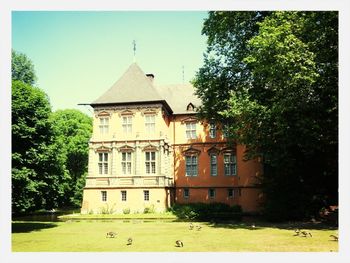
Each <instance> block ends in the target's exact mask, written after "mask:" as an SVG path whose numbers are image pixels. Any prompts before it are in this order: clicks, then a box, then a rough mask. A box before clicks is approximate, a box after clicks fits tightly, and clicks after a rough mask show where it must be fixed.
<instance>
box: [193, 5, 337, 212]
mask: <svg viewBox="0 0 350 263" xmlns="http://www.w3.org/2000/svg"><path fill="white" fill-rule="evenodd" d="M203 34H206V35H207V36H208V50H207V53H206V57H205V63H204V66H203V67H202V68H201V69H200V70H199V71H198V73H197V75H196V79H195V80H194V85H195V87H196V88H197V94H198V95H199V97H200V98H201V99H202V101H203V106H202V107H201V108H200V114H201V115H202V116H203V117H206V118H214V119H216V120H218V121H221V122H227V123H228V124H229V131H230V136H231V138H232V139H233V140H235V141H237V142H239V143H243V144H245V145H247V149H248V150H247V152H246V157H247V158H248V159H249V158H253V157H255V156H257V155H263V157H264V168H265V169H264V176H263V180H262V187H263V191H264V192H265V193H266V197H267V201H266V203H265V205H264V211H265V214H266V215H267V216H268V217H269V218H270V219H287V218H303V217H306V216H310V215H312V214H314V213H315V212H316V211H317V210H318V209H319V208H321V207H322V206H323V205H326V204H327V202H332V203H336V202H337V196H338V195H337V185H338V180H337V179H338V178H337V173H338V166H337V159H338V158H337V147H338V140H337V132H338V130H337V128H338V113H337V112H338V98H337V93H338V14H337V12H265V13H262V12H210V13H209V18H208V19H207V20H206V21H205V23H204V28H203ZM328 204H329V203H328Z"/></svg>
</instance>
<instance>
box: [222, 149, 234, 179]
mask: <svg viewBox="0 0 350 263" xmlns="http://www.w3.org/2000/svg"><path fill="white" fill-rule="evenodd" d="M224 171H225V175H236V174H237V158H236V155H234V154H232V153H225V154H224Z"/></svg>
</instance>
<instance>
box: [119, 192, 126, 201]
mask: <svg viewBox="0 0 350 263" xmlns="http://www.w3.org/2000/svg"><path fill="white" fill-rule="evenodd" d="M120 193H121V197H122V201H126V191H125V190H124V191H120Z"/></svg>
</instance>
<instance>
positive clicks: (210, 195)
mask: <svg viewBox="0 0 350 263" xmlns="http://www.w3.org/2000/svg"><path fill="white" fill-rule="evenodd" d="M209 198H211V199H214V198H215V189H214V188H210V189H209Z"/></svg>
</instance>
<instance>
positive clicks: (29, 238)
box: [12, 219, 338, 252]
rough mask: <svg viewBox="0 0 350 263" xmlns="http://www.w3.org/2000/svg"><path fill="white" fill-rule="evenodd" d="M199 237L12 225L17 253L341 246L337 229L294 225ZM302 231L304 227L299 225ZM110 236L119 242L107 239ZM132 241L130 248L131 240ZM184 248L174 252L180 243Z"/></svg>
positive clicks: (139, 224)
mask: <svg viewBox="0 0 350 263" xmlns="http://www.w3.org/2000/svg"><path fill="white" fill-rule="evenodd" d="M194 225H200V226H202V229H201V230H200V231H198V230H196V229H193V230H189V227H188V226H189V223H187V222H176V221H172V220H149V221H147V220H138V219H133V220H82V221H79V220H68V221H66V222H24V221H14V222H13V223H12V232H13V234H12V251H13V252H27V251H33V252H40V251H46V252H73V251H74V252H88V251H89V252H105V251H114V252H184V251H187V252H236V251H237V252H257V251H265V252H273V251H289V252H308V251H314V252H322V251H325V252H329V251H334V252H336V251H338V242H336V241H332V239H331V238H330V237H329V235H331V234H335V233H336V232H337V231H336V229H332V228H329V227H322V226H319V225H315V226H303V227H304V229H306V227H307V231H310V232H311V233H312V235H313V237H308V238H305V237H299V236H294V231H293V228H294V227H295V226H296V225H290V224H289V225H288V224H275V225H272V224H263V223H261V224H256V226H257V227H256V229H251V228H250V225H248V224H244V223H231V224H210V223H204V222H194ZM299 227H300V228H301V226H300V225H299ZM108 231H114V232H116V233H117V237H116V238H106V233H107V232H108ZM129 237H132V238H133V244H132V245H130V246H128V245H126V244H127V239H128V238H129ZM178 239H180V240H182V242H183V243H184V247H181V248H179V247H175V241H176V240H178Z"/></svg>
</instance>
